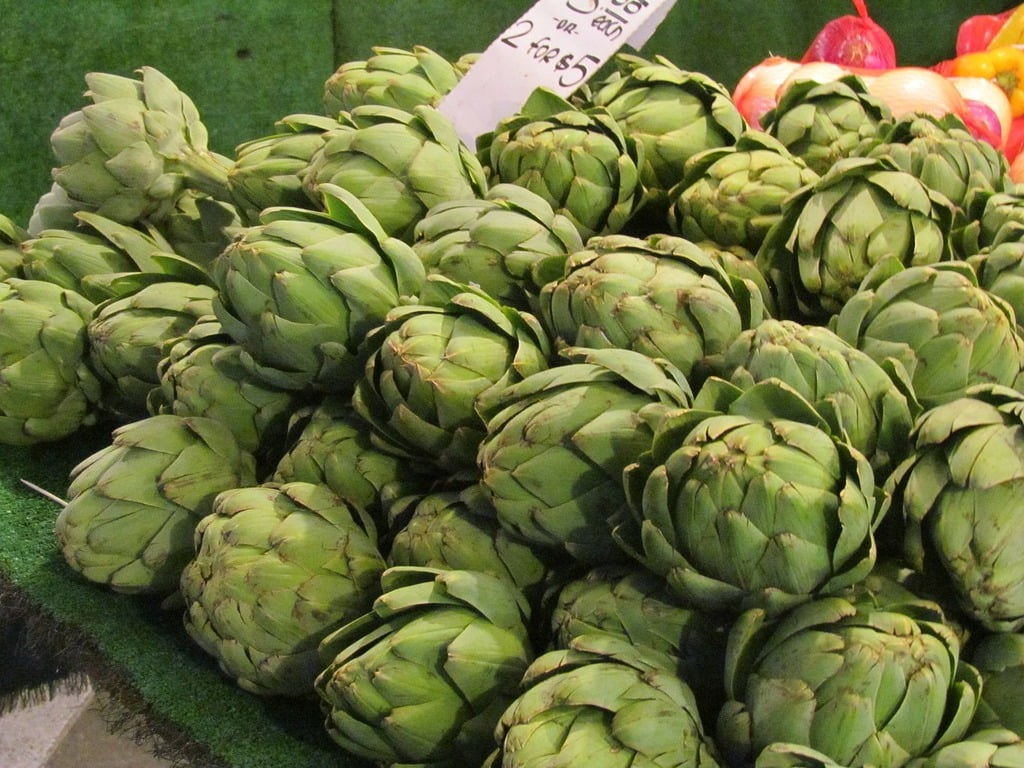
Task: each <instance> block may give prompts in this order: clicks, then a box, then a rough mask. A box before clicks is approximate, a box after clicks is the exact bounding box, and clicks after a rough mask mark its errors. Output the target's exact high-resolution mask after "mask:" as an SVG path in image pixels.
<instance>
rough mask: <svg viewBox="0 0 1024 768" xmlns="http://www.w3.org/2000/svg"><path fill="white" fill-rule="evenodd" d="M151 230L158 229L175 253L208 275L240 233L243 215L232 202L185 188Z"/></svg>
mask: <svg viewBox="0 0 1024 768" xmlns="http://www.w3.org/2000/svg"><path fill="white" fill-rule="evenodd" d="M150 229H152V230H155V231H158V232H159V233H160V234H161V235H162V236H163V238H164V240H166V241H167V243H168V244H169V245H170V247H171V250H172V251H173V252H174V253H176V254H178V255H179V256H181V257H182V258H183V259H186V260H188V261H190V262H191V263H192V264H194V265H196V266H197V267H198V268H200V269H201V270H203V271H204V272H206V273H207V274H208V273H209V269H210V265H212V264H213V261H214V259H216V258H217V257H218V256H219V255H220V254H221V251H223V250H224V249H225V248H227V247H228V245H230V244H231V241H232V240H234V239H235V237H236V236H237V235H238V234H240V233H241V231H242V229H243V223H242V214H241V212H240V211H239V209H238V208H237V207H236V206H235V205H234V204H232V203H229V202H225V201H224V200H218V199H216V198H214V197H210V196H209V195H205V194H203V193H201V192H194V191H191V190H186V191H185V193H184V194H182V195H180V196H179V197H178V199H177V201H176V204H175V206H174V209H173V210H172V211H171V212H170V213H168V214H167V216H166V217H164V218H163V219H161V220H160V221H159V222H155V223H153V225H152V227H151V228H150Z"/></svg>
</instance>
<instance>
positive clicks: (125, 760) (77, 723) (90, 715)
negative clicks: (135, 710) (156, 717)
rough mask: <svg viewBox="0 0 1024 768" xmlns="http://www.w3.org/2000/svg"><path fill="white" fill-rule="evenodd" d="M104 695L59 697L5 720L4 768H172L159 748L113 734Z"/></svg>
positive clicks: (0, 726) (1, 733)
mask: <svg viewBox="0 0 1024 768" xmlns="http://www.w3.org/2000/svg"><path fill="white" fill-rule="evenodd" d="M103 701H104V694H102V693H100V692H97V691H95V690H93V688H92V687H91V686H89V687H87V688H86V690H84V691H81V692H78V693H73V692H58V693H57V694H55V695H54V697H53V698H52V699H49V700H47V701H43V702H40V703H36V704H32V705H30V706H25V707H21V708H19V709H15V710H13V711H11V712H7V713H5V714H3V715H2V716H0V766H3V768H168V767H169V766H171V765H172V763H171V762H169V761H165V760H163V759H160V758H157V757H155V756H154V754H153V753H154V751H155V750H156V749H157V747H158V745H157V744H156V742H152V741H151V742H143V743H141V744H140V743H136V741H135V739H134V738H132V737H131V736H128V735H124V734H121V735H115V734H113V733H111V730H110V728H109V727H108V723H107V720H106V719H105V716H104V708H103Z"/></svg>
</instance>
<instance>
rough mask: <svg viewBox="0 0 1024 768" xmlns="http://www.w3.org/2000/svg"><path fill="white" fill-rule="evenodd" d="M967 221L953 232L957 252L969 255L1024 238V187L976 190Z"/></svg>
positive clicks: (969, 207) (961, 255)
mask: <svg viewBox="0 0 1024 768" xmlns="http://www.w3.org/2000/svg"><path fill="white" fill-rule="evenodd" d="M966 219H967V223H966V224H964V225H963V226H961V227H958V228H957V229H956V231H955V233H954V240H953V242H954V246H955V248H956V252H957V255H958V256H959V257H961V258H968V257H970V256H973V255H974V254H976V253H978V252H979V251H983V250H987V249H990V248H992V247H994V246H997V245H1001V244H1002V243H1013V242H1019V241H1020V240H1022V239H1024V189H1021V188H1020V187H1014V186H1012V185H1010V186H1009V188H1008V189H1004V190H1000V191H990V190H986V189H981V190H979V191H978V192H975V193H974V194H973V195H972V196H971V199H970V201H969V205H968V207H967V211H966Z"/></svg>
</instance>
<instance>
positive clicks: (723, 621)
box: [550, 563, 731, 720]
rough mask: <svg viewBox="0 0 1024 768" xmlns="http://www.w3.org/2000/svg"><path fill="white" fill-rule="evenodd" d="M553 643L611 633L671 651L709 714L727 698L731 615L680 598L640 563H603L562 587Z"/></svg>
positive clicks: (640, 644) (553, 616)
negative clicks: (725, 679) (727, 641)
mask: <svg viewBox="0 0 1024 768" xmlns="http://www.w3.org/2000/svg"><path fill="white" fill-rule="evenodd" d="M550 614H551V625H552V630H553V640H552V645H553V646H554V647H555V648H570V647H572V641H573V639H574V638H577V637H579V636H580V635H587V634H590V633H593V632H610V633H612V634H615V635H618V636H620V637H622V638H623V639H625V640H627V641H628V642H629V643H630V645H633V646H635V647H641V648H653V649H654V650H656V651H659V652H661V653H664V654H667V655H668V656H670V657H671V658H672V660H673V662H674V663H675V666H674V668H675V670H676V673H677V674H678V675H679V677H680V678H681V679H682V680H683V681H685V682H686V684H687V685H689V686H690V688H691V689H692V690H693V692H694V694H695V695H696V697H697V707H698V709H699V710H700V712H701V715H702V717H704V718H709V717H710V718H712V720H713V718H714V717H715V716H716V715H717V713H718V707H719V706H721V704H722V703H723V702H724V691H723V690H722V676H723V674H724V671H725V639H726V633H727V630H728V627H729V624H730V623H731V619H730V618H727V617H726V616H725V615H717V614H711V613H708V612H706V611H701V610H698V609H696V608H693V607H692V606H690V605H688V604H686V603H685V602H683V601H681V600H679V598H678V597H676V595H674V594H673V593H672V591H671V590H670V589H669V588H668V586H667V585H666V583H665V580H664V579H662V578H661V577H660V576H657V575H656V574H654V573H652V572H651V571H650V570H648V569H646V568H644V567H642V566H639V565H636V564H624V563H623V564H616V565H608V566H599V567H597V568H594V569H591V570H590V571H588V572H587V573H586V574H584V575H582V576H580V577H578V578H575V579H573V580H571V581H569V582H568V583H566V584H564V585H563V586H562V587H560V588H559V589H558V593H557V597H556V599H555V601H554V604H553V606H552V608H551V609H550Z"/></svg>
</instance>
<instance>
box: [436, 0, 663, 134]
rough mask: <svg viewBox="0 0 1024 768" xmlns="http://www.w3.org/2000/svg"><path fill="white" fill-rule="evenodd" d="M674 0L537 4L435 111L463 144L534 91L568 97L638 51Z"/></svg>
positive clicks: (555, 0) (553, 0)
mask: <svg viewBox="0 0 1024 768" xmlns="http://www.w3.org/2000/svg"><path fill="white" fill-rule="evenodd" d="M675 2H676V0H539V2H537V3H536V4H535V5H534V6H533V7H532V8H530V10H528V11H527V12H526V13H524V14H523V15H522V16H520V17H519V19H517V20H516V22H515V23H514V24H512V26H510V27H509V28H508V29H506V30H505V31H504V32H502V34H501V35H499V36H498V38H497V39H496V40H495V41H494V42H493V43H491V44H490V45H489V46H487V50H485V51H484V52H483V53H482V54H481V55H480V57H479V58H478V59H477V60H476V62H474V64H473V65H472V66H471V67H470V68H469V71H468V72H467V73H466V74H465V76H464V77H463V78H462V80H460V81H459V83H458V85H456V86H455V88H454V89H452V91H451V92H450V93H449V94H448V95H447V96H445V98H444V99H443V100H442V101H441V103H440V104H439V105H438V109H439V110H440V111H441V112H442V113H443V114H444V115H445V116H446V117H447V118H448V119H449V120H451V121H452V122H453V123H454V124H455V127H456V130H457V131H458V133H459V136H460V137H461V138H462V140H463V141H464V142H466V144H468V145H469V146H470V147H475V145H476V138H477V136H479V135H481V134H483V133H486V132H487V131H490V130H493V129H494V126H495V125H497V123H498V122H499V121H500V120H502V119H503V118H505V117H508V116H509V115H512V114H514V113H515V112H517V111H518V110H519V109H520V107H522V105H523V103H524V102H525V101H526V99H527V97H528V96H529V95H530V93H532V92H533V90H534V89H535V88H538V87H541V86H543V87H545V88H549V89H551V90H553V91H555V92H557V93H560V94H562V95H563V96H568V95H569V94H571V93H572V92H573V91H575V90H576V89H577V88H579V87H580V86H581V85H583V84H584V83H585V82H586V81H587V80H588V79H589V78H590V77H591V75H593V74H594V73H595V72H596V71H597V70H598V69H600V68H601V66H602V65H604V63H605V62H607V61H608V60H609V59H610V58H611V57H612V56H613V55H614V54H615V52H616V51H618V50H619V48H621V47H622V46H623V45H629V46H631V47H633V48H640V47H641V46H643V44H644V43H646V42H647V40H648V39H649V38H650V36H651V35H652V34H654V31H655V30H656V29H657V28H658V25H659V24H660V23H661V22H662V21H663V20H664V19H665V16H666V15H668V12H669V10H671V8H672V6H673V5H675Z"/></svg>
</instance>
